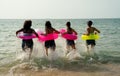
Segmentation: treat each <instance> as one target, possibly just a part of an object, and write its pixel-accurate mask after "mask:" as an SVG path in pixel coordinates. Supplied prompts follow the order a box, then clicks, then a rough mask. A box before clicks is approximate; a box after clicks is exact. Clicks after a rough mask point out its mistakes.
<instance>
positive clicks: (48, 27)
mask: <svg viewBox="0 0 120 76" xmlns="http://www.w3.org/2000/svg"><path fill="white" fill-rule="evenodd" d="M51 28H52V26H51V23H50V21H46V23H45V30H46V31H47V30H48V29H51Z"/></svg>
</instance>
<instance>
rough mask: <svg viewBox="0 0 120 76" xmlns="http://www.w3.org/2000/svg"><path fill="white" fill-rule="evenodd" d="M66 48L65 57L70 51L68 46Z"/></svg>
mask: <svg viewBox="0 0 120 76" xmlns="http://www.w3.org/2000/svg"><path fill="white" fill-rule="evenodd" d="M66 48H67V50H66V55H67V54H68V53H69V51H70V46H68V45H67V46H66Z"/></svg>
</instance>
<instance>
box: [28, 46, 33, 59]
mask: <svg viewBox="0 0 120 76" xmlns="http://www.w3.org/2000/svg"><path fill="white" fill-rule="evenodd" d="M32 50H33V49H32V48H30V53H29V59H31V54H32Z"/></svg>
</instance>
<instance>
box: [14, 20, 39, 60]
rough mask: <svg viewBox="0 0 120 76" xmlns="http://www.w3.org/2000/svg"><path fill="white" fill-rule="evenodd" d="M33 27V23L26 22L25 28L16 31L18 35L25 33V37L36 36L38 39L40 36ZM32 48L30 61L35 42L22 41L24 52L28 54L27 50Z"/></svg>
mask: <svg viewBox="0 0 120 76" xmlns="http://www.w3.org/2000/svg"><path fill="white" fill-rule="evenodd" d="M31 26H32V21H31V20H26V21H25V22H24V25H23V28H21V29H20V30H18V31H16V35H17V34H18V33H19V32H23V33H24V34H25V35H31V34H33V33H34V34H35V35H36V36H37V37H38V34H37V33H36V32H35V31H34V29H32V28H31ZM27 48H30V54H29V59H30V57H31V53H32V50H33V40H32V39H27V40H26V39H23V40H22V49H23V51H25V52H26V49H27Z"/></svg>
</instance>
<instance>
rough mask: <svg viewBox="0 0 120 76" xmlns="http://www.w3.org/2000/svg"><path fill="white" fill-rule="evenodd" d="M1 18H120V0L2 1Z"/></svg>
mask: <svg viewBox="0 0 120 76" xmlns="http://www.w3.org/2000/svg"><path fill="white" fill-rule="evenodd" d="M0 18H1V19H3V18H7V19H8V18H9V19H10V18H11V19H13V18H15V19H16V18H17V19H31V18H33V19H45V18H53V19H54V18H55V19H56V18H120V0H0Z"/></svg>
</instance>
